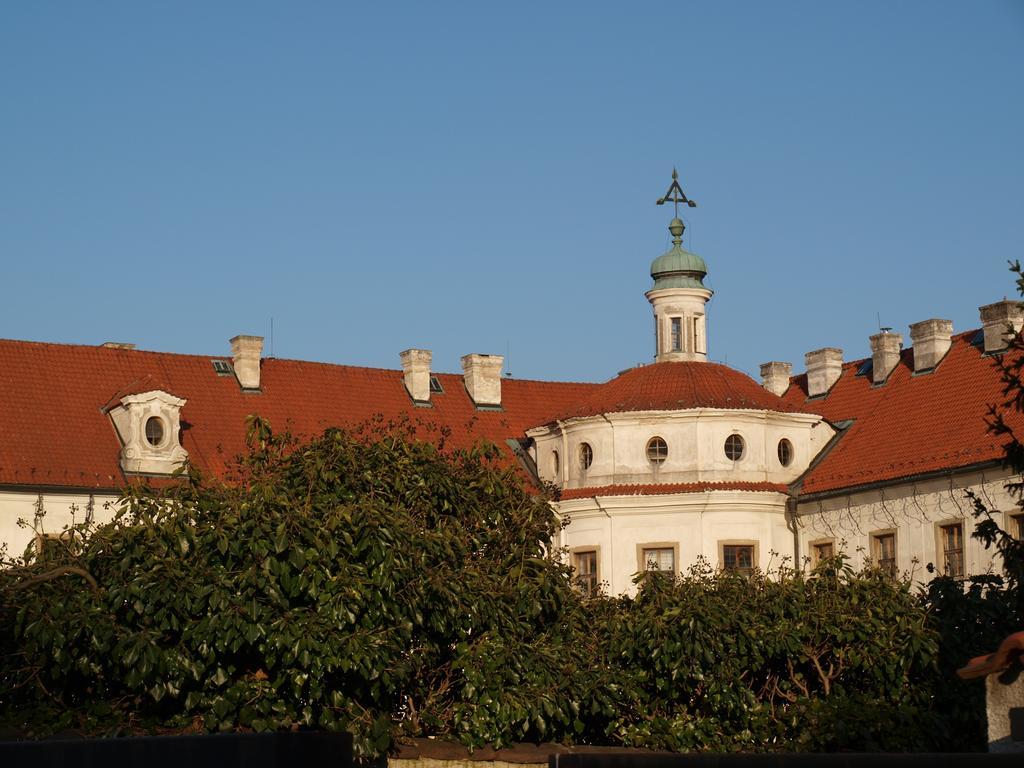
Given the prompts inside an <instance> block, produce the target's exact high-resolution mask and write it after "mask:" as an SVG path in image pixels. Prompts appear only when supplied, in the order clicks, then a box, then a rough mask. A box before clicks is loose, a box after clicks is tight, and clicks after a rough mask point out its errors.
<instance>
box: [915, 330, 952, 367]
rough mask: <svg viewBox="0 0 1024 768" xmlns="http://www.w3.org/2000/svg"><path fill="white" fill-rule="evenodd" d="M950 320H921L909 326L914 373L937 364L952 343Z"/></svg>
mask: <svg viewBox="0 0 1024 768" xmlns="http://www.w3.org/2000/svg"><path fill="white" fill-rule="evenodd" d="M952 337H953V321H952V320H935V319H932V320H922V321H921V322H920V323H913V324H912V325H911V326H910V340H911V342H913V344H914V373H918V372H919V371H930V370H932V369H933V368H935V366H937V365H938V364H939V363H940V362H941V361H942V358H944V357H945V356H946V353H947V352H948V351H949V345H950V344H952V343H953V342H952Z"/></svg>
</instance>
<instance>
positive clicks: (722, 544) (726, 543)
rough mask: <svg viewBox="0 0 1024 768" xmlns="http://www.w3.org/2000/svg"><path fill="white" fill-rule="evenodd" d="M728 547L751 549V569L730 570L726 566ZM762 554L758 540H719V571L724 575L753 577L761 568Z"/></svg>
mask: <svg viewBox="0 0 1024 768" xmlns="http://www.w3.org/2000/svg"><path fill="white" fill-rule="evenodd" d="M726 547H749V548H750V557H751V559H750V568H730V567H727V566H726V564H725V549H726ZM760 562H761V552H760V546H759V542H758V541H757V540H756V539H719V540H718V569H719V570H720V571H722V572H723V573H736V574H739V575H741V576H751V575H752V574H753V573H754V571H756V570H757V569H758V568H759V567H760Z"/></svg>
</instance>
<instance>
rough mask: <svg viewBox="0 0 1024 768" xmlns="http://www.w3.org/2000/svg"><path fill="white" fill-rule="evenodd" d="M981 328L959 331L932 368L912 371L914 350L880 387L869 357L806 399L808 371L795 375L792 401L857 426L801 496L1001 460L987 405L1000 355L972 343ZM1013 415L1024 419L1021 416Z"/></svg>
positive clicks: (807, 479) (997, 389) (994, 394)
mask: <svg viewBox="0 0 1024 768" xmlns="http://www.w3.org/2000/svg"><path fill="white" fill-rule="evenodd" d="M977 335H978V332H977V331H968V332H966V333H961V334H957V335H954V336H953V339H952V345H951V347H950V349H949V352H948V353H947V354H946V356H945V358H943V360H942V361H941V362H940V363H939V365H938V367H937V368H936V369H935V370H934V371H933V372H931V373H924V374H917V375H915V374H914V358H913V350H912V349H905V350H903V353H902V355H901V358H900V362H899V364H898V365H897V366H896V368H895V369H894V370H893V371H892V373H891V374H890V375H889V378H888V379H887V380H886V382H885V383H884V384H882V385H879V386H875V385H873V384H872V383H871V377H870V375H858V371H859V370H860V368H861V366H862V365H863V363H864V362H866V361H865V360H857V361H854V362H851V363H845V364H844V365H843V371H842V374H841V375H840V377H839V380H838V381H837V382H836V383H835V385H834V386H833V387H832V389H831V390H830V391H829V393H828V394H827V395H826V396H824V397H820V398H814V399H808V398H807V377H806V375H803V374H802V375H800V376H795V377H793V379H792V380H791V384H790V387H789V390H788V391H787V392H786V393H785V395H784V396H783V399H785V400H786V401H787V402H788V403H789V404H790V406H792V407H794V408H797V409H800V410H804V411H809V412H812V413H819V414H821V415H822V416H824V417H825V418H826V419H828V420H829V421H831V422H833V423H836V422H842V421H847V420H852V421H853V424H852V425H851V426H850V427H849V428H848V429H847V430H846V432H845V434H844V435H843V436H842V437H841V438H840V440H839V441H838V442H837V443H836V444H835V446H834V447H833V448H832V450H831V451H829V452H828V454H827V455H825V456H824V457H823V458H822V460H821V461H820V462H819V463H818V464H817V465H816V466H815V467H813V468H812V469H811V471H810V472H808V473H807V474H806V475H805V476H804V477H803V480H802V487H801V489H800V493H801V494H810V493H822V492H830V491H836V490H840V489H845V488H851V487H856V486H858V485H865V484H868V483H875V482H880V481H888V480H898V479H900V478H907V477H911V476H914V475H919V474H924V473H929V472H935V471H942V470H946V469H953V468H957V467H965V466H970V465H973V464H981V463H985V462H991V461H997V460H999V459H1001V458H1002V456H1003V442H1004V440H1003V439H1001V438H997V437H995V436H994V435H991V434H989V432H988V430H987V424H986V420H985V419H986V414H987V412H988V407H989V405H992V404H997V403H1002V402H1003V400H1004V399H1005V398H1004V396H1003V393H1002V387H1003V385H1002V383H1001V379H1000V375H999V371H998V370H997V368H996V363H995V360H994V359H993V358H992V357H991V356H986V355H983V354H982V351H981V349H980V348H979V347H978V346H976V345H975V344H974V343H972V342H973V340H974V339H975V337H976V336H977ZM1011 418H1015V419H1017V421H1020V419H1019V417H1018V416H1012V417H1011Z"/></svg>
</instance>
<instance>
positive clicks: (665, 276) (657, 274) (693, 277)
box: [651, 219, 708, 290]
mask: <svg viewBox="0 0 1024 768" xmlns="http://www.w3.org/2000/svg"><path fill="white" fill-rule="evenodd" d="M683 229H684V226H683V222H682V221H680V220H679V219H672V223H670V224H669V225H668V230H669V232H671V233H672V248H671V249H669V250H668V251H666V252H665V253H663V254H661V256H659V257H658V258H656V259H655V260H654V261H653V262H651V277H653V278H654V288H653V289H652V290H658V289H659V288H703V287H704V276H705V275H707V273H708V267H707V265H706V264H705V263H704V259H702V258H701V257H700V256H698V255H697V254H695V253H690V252H689V251H687V250H686V249H684V248H683V244H682V243H683Z"/></svg>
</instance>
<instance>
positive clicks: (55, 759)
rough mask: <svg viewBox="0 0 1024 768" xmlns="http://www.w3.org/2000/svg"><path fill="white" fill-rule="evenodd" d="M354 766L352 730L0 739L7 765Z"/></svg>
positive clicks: (166, 767) (73, 767)
mask: <svg viewBox="0 0 1024 768" xmlns="http://www.w3.org/2000/svg"><path fill="white" fill-rule="evenodd" d="M122 765H127V766H140V768H242V767H243V766H244V767H245V768H277V767H278V766H280V767H281V768H284V767H285V766H296V768H306V767H307V766H308V768H350V767H351V765H352V737H351V735H349V734H347V733H314V732H302V731H300V732H297V733H225V734H211V735H200V736H146V737H130V738H123V739H69V740H52V741H6V742H0V766H3V768H22V766H25V768H65V766H66V767H67V768H116V767H117V766H122Z"/></svg>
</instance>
